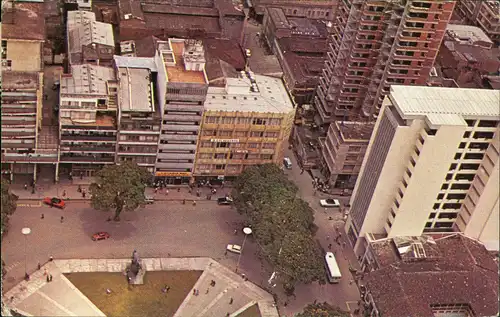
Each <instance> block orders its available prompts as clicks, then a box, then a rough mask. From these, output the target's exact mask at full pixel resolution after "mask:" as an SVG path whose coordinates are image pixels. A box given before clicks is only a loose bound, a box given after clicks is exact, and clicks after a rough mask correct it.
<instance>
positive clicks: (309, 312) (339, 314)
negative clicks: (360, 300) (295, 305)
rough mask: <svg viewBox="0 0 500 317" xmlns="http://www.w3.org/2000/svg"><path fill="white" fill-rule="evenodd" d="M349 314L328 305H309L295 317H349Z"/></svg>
mask: <svg viewBox="0 0 500 317" xmlns="http://www.w3.org/2000/svg"><path fill="white" fill-rule="evenodd" d="M349 316H350V314H349V313H348V312H346V311H343V310H341V309H340V308H338V307H334V306H332V305H330V304H328V303H326V302H325V303H318V304H309V305H307V306H306V308H305V309H304V311H303V312H301V313H299V314H298V315H297V316H295V317H349Z"/></svg>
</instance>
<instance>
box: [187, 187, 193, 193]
mask: <svg viewBox="0 0 500 317" xmlns="http://www.w3.org/2000/svg"><path fill="white" fill-rule="evenodd" d="M188 192H189V193H190V194H192V193H193V189H192V188H191V186H189V189H188Z"/></svg>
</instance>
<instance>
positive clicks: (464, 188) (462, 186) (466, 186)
mask: <svg viewBox="0 0 500 317" xmlns="http://www.w3.org/2000/svg"><path fill="white" fill-rule="evenodd" d="M469 188H470V184H452V185H451V189H460V190H466V189H469Z"/></svg>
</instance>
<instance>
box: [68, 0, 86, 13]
mask: <svg viewBox="0 0 500 317" xmlns="http://www.w3.org/2000/svg"><path fill="white" fill-rule="evenodd" d="M64 5H65V7H66V8H68V9H73V10H86V11H92V0H64ZM70 11H71V10H68V12H70Z"/></svg>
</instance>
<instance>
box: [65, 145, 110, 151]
mask: <svg viewBox="0 0 500 317" xmlns="http://www.w3.org/2000/svg"><path fill="white" fill-rule="evenodd" d="M115 150H116V148H115V146H114V145H113V146H97V145H96V146H64V145H62V146H61V152H110V153H114V152H115Z"/></svg>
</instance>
